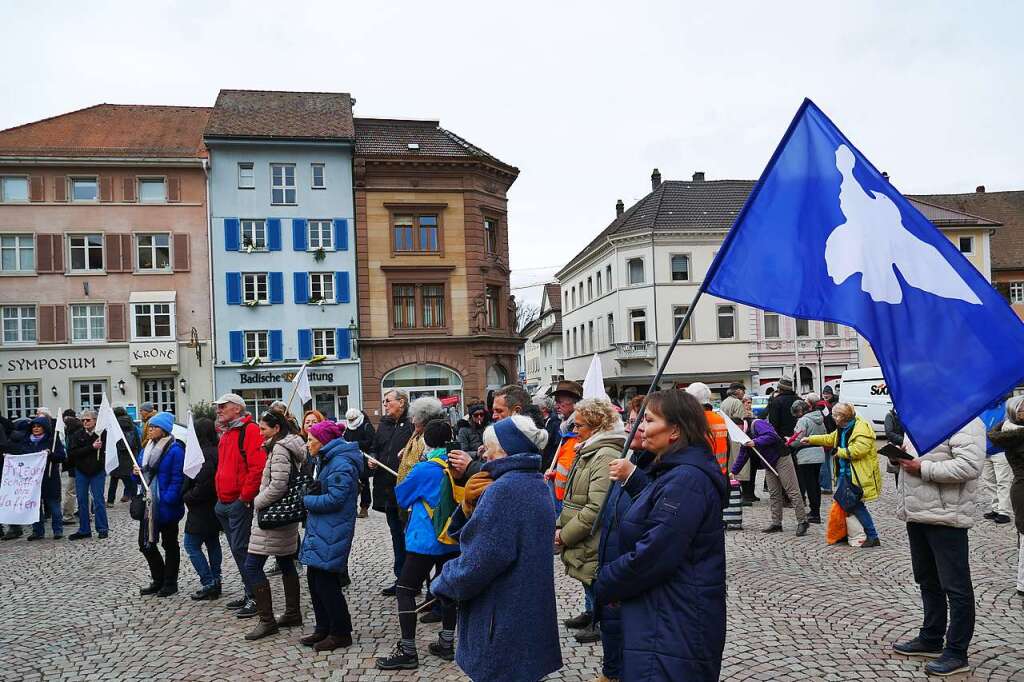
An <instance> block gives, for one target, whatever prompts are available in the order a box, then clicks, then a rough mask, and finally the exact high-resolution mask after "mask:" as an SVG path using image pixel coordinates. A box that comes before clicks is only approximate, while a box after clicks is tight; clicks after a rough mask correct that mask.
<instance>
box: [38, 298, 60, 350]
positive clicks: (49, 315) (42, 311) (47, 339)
mask: <svg viewBox="0 0 1024 682" xmlns="http://www.w3.org/2000/svg"><path fill="white" fill-rule="evenodd" d="M55 307H56V306H52V305H41V306H39V337H38V338H39V343H53V309H54V308H55Z"/></svg>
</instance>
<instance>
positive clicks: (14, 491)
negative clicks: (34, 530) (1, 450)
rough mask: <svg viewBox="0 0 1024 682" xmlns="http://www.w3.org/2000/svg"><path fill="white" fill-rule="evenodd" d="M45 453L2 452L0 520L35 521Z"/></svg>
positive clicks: (44, 467)
mask: <svg viewBox="0 0 1024 682" xmlns="http://www.w3.org/2000/svg"><path fill="white" fill-rule="evenodd" d="M48 454H49V453H48V452H47V451H46V450H44V451H43V452H37V453H34V454H31V455H4V473H3V481H2V482H0V523H13V524H20V525H27V524H29V523H35V522H36V521H38V520H39V497H40V490H41V488H42V482H43V473H44V472H45V471H46V457H47V455H48Z"/></svg>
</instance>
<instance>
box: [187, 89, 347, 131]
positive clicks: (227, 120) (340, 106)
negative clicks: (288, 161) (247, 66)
mask: <svg viewBox="0 0 1024 682" xmlns="http://www.w3.org/2000/svg"><path fill="white" fill-rule="evenodd" d="M206 137H207V138H256V139H285V140H338V141H346V140H353V139H355V126H354V124H353V122H352V96H351V95H349V94H348V93H347V92H284V91H277V90H221V91H220V92H219V93H218V94H217V103H216V104H215V105H214V107H213V113H212V114H211V115H210V122H209V124H208V125H207V126H206Z"/></svg>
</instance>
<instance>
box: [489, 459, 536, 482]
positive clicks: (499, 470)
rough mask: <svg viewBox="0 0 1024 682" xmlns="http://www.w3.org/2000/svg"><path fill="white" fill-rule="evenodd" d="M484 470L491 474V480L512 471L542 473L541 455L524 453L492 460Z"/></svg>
mask: <svg viewBox="0 0 1024 682" xmlns="http://www.w3.org/2000/svg"><path fill="white" fill-rule="evenodd" d="M483 470H484V471H486V472H487V473H489V474H490V475H491V478H492V479H495V480H497V479H498V478H500V477H501V476H504V475H505V474H507V473H508V472H510V471H528V472H530V473H536V472H538V471H540V455H537V454H533V453H523V454H519V455H509V456H507V457H502V458H500V459H492V460H491V461H489V462H487V463H485V464H484V466H483Z"/></svg>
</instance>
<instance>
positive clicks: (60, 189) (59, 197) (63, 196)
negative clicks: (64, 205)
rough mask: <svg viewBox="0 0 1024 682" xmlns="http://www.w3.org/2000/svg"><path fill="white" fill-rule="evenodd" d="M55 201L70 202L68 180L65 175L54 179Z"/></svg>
mask: <svg viewBox="0 0 1024 682" xmlns="http://www.w3.org/2000/svg"><path fill="white" fill-rule="evenodd" d="M53 200H54V201H67V200H68V178H67V176H65V175H58V176H56V177H54V178H53Z"/></svg>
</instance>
